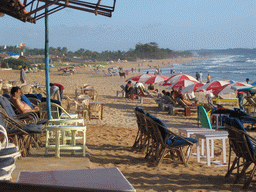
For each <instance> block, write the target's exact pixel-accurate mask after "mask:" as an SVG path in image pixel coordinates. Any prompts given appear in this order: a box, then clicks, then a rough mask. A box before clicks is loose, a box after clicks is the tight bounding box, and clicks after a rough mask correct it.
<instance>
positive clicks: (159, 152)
mask: <svg viewBox="0 0 256 192" xmlns="http://www.w3.org/2000/svg"><path fill="white" fill-rule="evenodd" d="M145 119H146V125H147V129H148V132H149V134H150V137H151V145H150V147H149V148H148V149H149V150H148V151H147V154H146V158H147V159H148V160H149V164H153V166H159V165H160V164H161V163H162V161H163V159H164V157H165V156H166V155H167V154H170V155H171V159H174V158H178V159H180V160H181V161H182V162H183V163H184V165H185V166H186V167H187V166H188V158H189V156H187V158H186V157H185V153H187V151H188V150H189V149H191V147H192V146H193V144H194V143H197V142H198V141H197V140H196V139H193V138H185V137H182V136H179V135H177V134H175V133H173V132H172V131H170V130H168V129H167V127H166V125H165V124H164V123H163V122H162V121H161V120H160V119H158V118H156V117H154V116H152V115H151V114H149V113H147V115H146V116H145ZM183 148H186V149H187V150H186V152H185V153H184V152H183Z"/></svg>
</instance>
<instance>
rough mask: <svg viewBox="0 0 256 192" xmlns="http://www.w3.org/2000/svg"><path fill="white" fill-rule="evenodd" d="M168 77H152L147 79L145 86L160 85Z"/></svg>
mask: <svg viewBox="0 0 256 192" xmlns="http://www.w3.org/2000/svg"><path fill="white" fill-rule="evenodd" d="M167 79H168V77H166V76H162V75H154V76H153V77H151V78H150V79H148V80H147V81H146V82H145V84H154V83H162V82H164V81H165V80H167Z"/></svg>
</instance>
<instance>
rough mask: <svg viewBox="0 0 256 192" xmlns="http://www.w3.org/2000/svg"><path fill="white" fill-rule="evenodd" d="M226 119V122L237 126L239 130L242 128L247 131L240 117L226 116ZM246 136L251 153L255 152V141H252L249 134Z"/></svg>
mask: <svg viewBox="0 0 256 192" xmlns="http://www.w3.org/2000/svg"><path fill="white" fill-rule="evenodd" d="M224 121H225V123H226V124H228V125H231V126H233V127H235V128H237V129H238V130H241V131H243V132H245V133H246V130H245V128H244V126H243V124H242V123H241V121H240V120H239V119H237V118H231V117H230V118H228V117H226V118H225V119H224ZM245 137H246V140H247V144H248V147H249V149H250V151H251V153H252V154H254V150H255V147H254V146H253V143H252V141H251V139H250V138H249V137H248V136H247V135H246V136H245ZM255 155H256V154H255Z"/></svg>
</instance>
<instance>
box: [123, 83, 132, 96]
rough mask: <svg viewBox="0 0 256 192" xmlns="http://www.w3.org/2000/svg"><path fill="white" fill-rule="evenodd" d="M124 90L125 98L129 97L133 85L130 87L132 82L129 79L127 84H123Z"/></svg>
mask: <svg viewBox="0 0 256 192" xmlns="http://www.w3.org/2000/svg"><path fill="white" fill-rule="evenodd" d="M124 91H125V96H126V97H127V98H129V97H130V94H131V93H133V87H132V82H131V81H128V82H127V84H126V85H125V88H124Z"/></svg>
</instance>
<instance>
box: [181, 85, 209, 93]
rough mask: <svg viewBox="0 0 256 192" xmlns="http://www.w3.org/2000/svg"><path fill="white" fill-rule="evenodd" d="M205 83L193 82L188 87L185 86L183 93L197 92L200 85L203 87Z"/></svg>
mask: <svg viewBox="0 0 256 192" xmlns="http://www.w3.org/2000/svg"><path fill="white" fill-rule="evenodd" d="M203 85H204V83H194V84H191V85H189V86H187V87H185V88H184V89H183V90H182V91H181V93H182V94H184V93H192V92H195V91H196V90H197V89H198V88H199V87H202V86H203Z"/></svg>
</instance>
